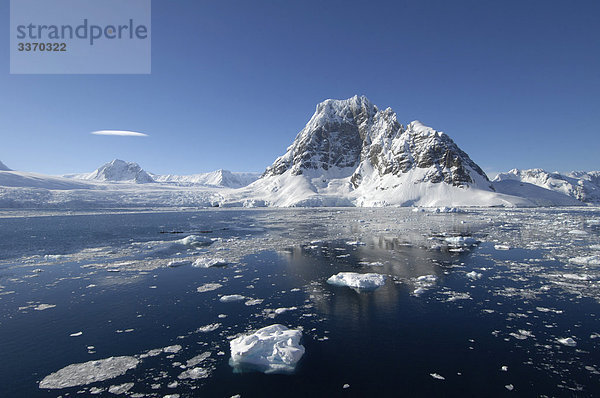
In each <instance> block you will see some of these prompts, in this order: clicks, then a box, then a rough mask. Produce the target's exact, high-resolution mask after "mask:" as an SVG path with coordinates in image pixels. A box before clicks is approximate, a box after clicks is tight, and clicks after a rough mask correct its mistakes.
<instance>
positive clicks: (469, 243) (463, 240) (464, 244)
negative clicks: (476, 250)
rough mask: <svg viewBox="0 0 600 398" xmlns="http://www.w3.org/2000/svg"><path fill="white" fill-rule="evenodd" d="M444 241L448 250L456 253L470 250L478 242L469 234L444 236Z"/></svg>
mask: <svg viewBox="0 0 600 398" xmlns="http://www.w3.org/2000/svg"><path fill="white" fill-rule="evenodd" d="M444 242H445V243H446V244H447V245H448V251H450V252H456V253H461V252H465V251H467V250H470V249H471V248H472V247H473V246H475V245H477V244H478V243H479V241H478V240H477V239H475V238H472V237H470V236H449V237H446V238H444Z"/></svg>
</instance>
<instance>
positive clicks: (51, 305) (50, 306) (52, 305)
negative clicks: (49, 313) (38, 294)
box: [33, 304, 56, 311]
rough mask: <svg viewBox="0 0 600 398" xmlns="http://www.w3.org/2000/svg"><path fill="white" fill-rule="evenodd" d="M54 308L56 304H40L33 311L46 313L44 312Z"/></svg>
mask: <svg viewBox="0 0 600 398" xmlns="http://www.w3.org/2000/svg"><path fill="white" fill-rule="evenodd" d="M54 307H56V305H55V304H39V305H37V306H35V307H33V309H34V310H36V311H44V310H47V309H50V308H54Z"/></svg>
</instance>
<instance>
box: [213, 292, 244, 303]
mask: <svg viewBox="0 0 600 398" xmlns="http://www.w3.org/2000/svg"><path fill="white" fill-rule="evenodd" d="M244 299H246V297H244V296H242V295H241V294H229V295H225V296H221V298H220V299H219V301H220V302H222V303H230V302H232V301H240V300H244Z"/></svg>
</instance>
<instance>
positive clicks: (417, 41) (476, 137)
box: [0, 0, 600, 174]
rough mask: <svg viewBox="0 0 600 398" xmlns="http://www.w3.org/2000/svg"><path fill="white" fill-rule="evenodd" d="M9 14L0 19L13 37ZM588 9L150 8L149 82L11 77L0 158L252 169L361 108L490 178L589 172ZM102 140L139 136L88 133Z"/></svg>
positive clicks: (594, 29)
mask: <svg viewBox="0 0 600 398" xmlns="http://www.w3.org/2000/svg"><path fill="white" fill-rule="evenodd" d="M8 11H9V2H8V1H7V0H5V1H2V2H1V4H0V14H1V15H3V16H4V23H6V24H8V17H7V16H8V15H9V12H8ZM599 16H600V2H598V1H585V0H578V1H552V0H545V1H475V0H474V1H441V0H440V1H433V0H431V1H417V0H414V1H390V2H384V1H380V2H377V1H371V2H365V1H360V2H359V1H310V0H304V1H276V0H273V1H205V0H202V1H200V0H177V1H166V0H153V2H152V32H151V35H152V74H151V75H10V74H9V59H8V54H9V52H8V43H9V40H8V29H4V30H3V31H4V40H0V57H1V59H2V62H0V68H1V69H0V88H1V93H0V122H1V123H2V125H1V126H0V129H1V130H0V131H1V133H0V136H1V137H2V139H1V145H0V160H1V161H3V162H4V163H5V164H6V165H8V166H9V167H11V168H14V169H19V170H26V171H35V172H41V173H48V174H61V173H68V172H79V171H91V170H93V169H95V168H96V167H98V166H100V165H101V164H103V163H105V162H107V161H110V160H111V159H113V158H121V159H124V160H129V161H136V162H138V163H139V164H140V165H141V166H142V167H143V168H144V169H146V170H149V171H152V172H155V173H176V174H191V173H198V172H205V171H211V170H214V169H217V168H225V169H229V170H234V171H262V170H264V168H265V167H266V166H268V165H269V164H271V163H272V161H273V160H274V159H275V158H276V157H277V156H279V155H281V154H282V153H283V152H284V151H285V149H286V147H287V146H288V145H289V144H290V143H291V142H292V140H293V139H294V137H295V136H296V134H297V133H298V131H300V130H301V129H302V127H304V125H305V124H306V122H307V121H308V119H309V118H310V116H311V115H312V113H313V112H314V109H315V106H316V104H317V103H318V102H320V101H322V100H324V99H326V98H348V97H350V96H352V95H354V94H361V95H366V96H367V97H368V98H369V99H370V100H371V101H372V102H373V103H375V104H376V105H378V106H379V107H380V108H386V107H388V106H390V107H391V108H392V109H393V110H394V111H395V112H396V113H397V115H398V118H399V120H400V121H401V122H403V123H408V122H410V121H412V120H415V119H418V120H421V121H422V122H423V123H425V124H427V125H429V126H431V127H433V128H435V129H438V130H442V131H444V132H446V133H447V134H449V135H450V136H451V137H452V138H453V139H454V140H455V141H456V142H457V144H458V145H459V146H460V147H461V148H462V149H464V150H465V151H466V152H467V153H468V154H469V155H470V156H471V158H472V159H473V160H474V161H475V162H476V163H478V164H479V165H480V166H481V167H482V168H484V169H485V170H486V171H488V172H491V173H492V174H493V172H495V171H506V170H508V169H510V168H513V167H517V168H533V167H541V168H545V169H548V170H559V171H568V170H592V169H596V170H597V169H600V163H599V161H598V159H599V158H600V157H599V156H598V152H599V150H598V148H600V128H599V126H600V24H599V23H598V18H599ZM105 129H119V130H133V131H140V132H144V133H146V134H148V135H149V137H141V138H140V137H108V136H95V135H91V134H90V133H91V132H92V131H96V130H105Z"/></svg>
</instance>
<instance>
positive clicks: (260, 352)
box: [229, 324, 304, 373]
mask: <svg viewBox="0 0 600 398" xmlns="http://www.w3.org/2000/svg"><path fill="white" fill-rule="evenodd" d="M301 338H302V332H301V331H300V330H298V329H288V328H287V327H285V326H283V325H279V324H275V325H271V326H267V327H264V328H262V329H259V330H257V331H254V332H250V333H248V334H245V335H241V336H239V337H237V338H235V339H233V340H231V341H230V342H229V345H230V348H231V359H230V360H229V363H230V365H231V366H232V367H234V368H244V367H249V368H252V369H256V370H259V371H261V372H264V373H282V372H283V373H285V372H290V371H293V370H294V368H295V367H296V364H297V363H298V361H299V360H300V358H302V355H304V346H302V345H301V344H300V339H301Z"/></svg>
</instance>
